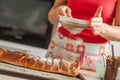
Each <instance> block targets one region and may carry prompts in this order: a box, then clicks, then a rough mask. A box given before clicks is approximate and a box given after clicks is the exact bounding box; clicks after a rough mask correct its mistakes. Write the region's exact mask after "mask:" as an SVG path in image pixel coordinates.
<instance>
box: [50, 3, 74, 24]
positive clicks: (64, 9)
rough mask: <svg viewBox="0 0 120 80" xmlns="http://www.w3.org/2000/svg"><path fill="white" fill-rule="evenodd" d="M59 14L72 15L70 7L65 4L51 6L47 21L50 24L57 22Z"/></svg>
mask: <svg viewBox="0 0 120 80" xmlns="http://www.w3.org/2000/svg"><path fill="white" fill-rule="evenodd" d="M59 15H62V16H67V17H72V16H71V9H70V8H69V7H68V6H66V5H61V6H58V7H56V8H52V9H51V10H50V12H49V14H48V16H49V21H50V22H51V23H52V24H56V23H58V22H59Z"/></svg>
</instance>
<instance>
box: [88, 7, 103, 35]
mask: <svg viewBox="0 0 120 80" xmlns="http://www.w3.org/2000/svg"><path fill="white" fill-rule="evenodd" d="M101 14H102V6H99V7H98V8H97V10H96V12H95V14H94V16H93V18H91V21H90V26H92V29H93V33H94V34H95V35H100V33H102V32H104V29H103V19H102V17H101Z"/></svg>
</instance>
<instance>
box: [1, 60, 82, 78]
mask: <svg viewBox="0 0 120 80" xmlns="http://www.w3.org/2000/svg"><path fill="white" fill-rule="evenodd" d="M0 70H3V71H7V72H10V73H11V74H12V73H13V74H15V73H16V74H17V73H18V74H23V75H29V76H34V77H38V78H40V79H41V78H42V80H64V79H65V80H80V79H79V78H77V77H70V76H66V75H62V74H55V73H50V72H44V71H39V70H34V69H29V68H25V67H21V66H16V65H12V64H8V63H4V62H0ZM33 80H34V79H33ZM35 80H36V79H35Z"/></svg>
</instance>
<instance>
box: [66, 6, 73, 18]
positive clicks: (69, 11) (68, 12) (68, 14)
mask: <svg viewBox="0 0 120 80" xmlns="http://www.w3.org/2000/svg"><path fill="white" fill-rule="evenodd" d="M66 13H67V16H68V17H72V15H71V9H70V8H67V9H66Z"/></svg>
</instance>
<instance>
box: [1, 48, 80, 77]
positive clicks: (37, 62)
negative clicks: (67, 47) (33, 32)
mask: <svg viewBox="0 0 120 80" xmlns="http://www.w3.org/2000/svg"><path fill="white" fill-rule="evenodd" d="M0 61H1V62H6V63H10V64H14V65H18V66H22V67H26V68H31V69H36V70H42V71H46V72H53V73H59V74H65V75H69V76H77V75H78V74H79V69H80V66H79V65H78V64H77V63H75V62H72V61H70V60H65V59H57V58H54V59H53V58H41V57H39V56H34V55H31V54H28V53H25V52H19V51H11V50H5V49H2V48H0Z"/></svg>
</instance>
